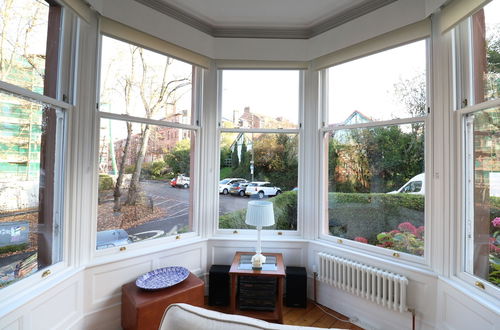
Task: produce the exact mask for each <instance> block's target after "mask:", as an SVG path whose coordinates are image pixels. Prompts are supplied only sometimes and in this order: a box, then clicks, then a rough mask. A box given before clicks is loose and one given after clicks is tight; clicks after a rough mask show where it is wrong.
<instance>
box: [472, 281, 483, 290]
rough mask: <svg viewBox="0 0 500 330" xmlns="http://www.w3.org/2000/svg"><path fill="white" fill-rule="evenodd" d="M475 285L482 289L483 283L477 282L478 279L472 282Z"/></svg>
mask: <svg viewBox="0 0 500 330" xmlns="http://www.w3.org/2000/svg"><path fill="white" fill-rule="evenodd" d="M474 285H475V286H477V287H478V288H480V289H483V290H484V284H483V283H481V282H479V281H476V283H474Z"/></svg>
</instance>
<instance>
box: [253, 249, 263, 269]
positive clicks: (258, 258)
mask: <svg viewBox="0 0 500 330" xmlns="http://www.w3.org/2000/svg"><path fill="white" fill-rule="evenodd" d="M265 262H266V257H265V256H263V255H262V254H260V253H256V254H254V255H253V256H252V269H255V270H261V269H262V265H263V264H264V263H265Z"/></svg>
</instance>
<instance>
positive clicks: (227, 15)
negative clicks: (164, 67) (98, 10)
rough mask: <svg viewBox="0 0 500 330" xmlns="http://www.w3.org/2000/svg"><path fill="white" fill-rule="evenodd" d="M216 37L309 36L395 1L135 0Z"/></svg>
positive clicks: (303, 37)
mask: <svg viewBox="0 0 500 330" xmlns="http://www.w3.org/2000/svg"><path fill="white" fill-rule="evenodd" d="M135 1H137V2H139V3H142V4H144V5H146V6H148V7H150V8H152V9H154V10H157V11H159V12H161V13H163V14H165V15H168V16H170V17H173V18H175V19H177V20H179V21H181V22H183V23H185V24H188V25H190V26H192V27H194V28H196V29H198V30H200V31H202V32H205V33H207V34H209V35H211V36H213V37H218V38H280V39H309V38H312V37H314V36H317V35H318V34H321V33H323V32H325V31H328V30H330V29H332V28H334V27H337V26H339V25H342V24H344V23H347V22H349V21H351V20H353V19H355V18H357V17H360V16H362V15H365V14H367V13H369V12H372V11H374V10H376V9H378V8H381V7H383V6H385V5H388V4H390V3H392V2H394V1H396V0H135Z"/></svg>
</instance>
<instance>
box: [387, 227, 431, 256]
mask: <svg viewBox="0 0 500 330" xmlns="http://www.w3.org/2000/svg"><path fill="white" fill-rule="evenodd" d="M424 231H425V227H424V226H420V227H418V228H417V227H415V226H414V225H413V224H412V223H411V222H402V223H400V224H399V225H398V229H394V230H391V231H390V232H382V233H380V234H378V235H377V241H378V242H379V244H377V246H380V247H384V248H389V249H392V250H396V251H401V252H406V253H411V254H415V255H418V256H421V255H423V254H424Z"/></svg>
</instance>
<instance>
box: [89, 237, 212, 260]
mask: <svg viewBox="0 0 500 330" xmlns="http://www.w3.org/2000/svg"><path fill="white" fill-rule="evenodd" d="M179 236H180V238H179V239H176V236H172V237H166V238H163V239H156V240H152V241H149V242H140V243H134V244H130V245H124V246H123V247H126V249H125V250H121V247H114V248H109V249H105V250H98V251H94V256H93V258H92V261H91V262H90V263H88V264H87V265H86V268H90V267H95V266H99V265H103V264H109V263H113V262H117V261H122V260H127V259H130V258H137V257H141V256H144V255H148V254H153V253H157V252H161V251H164V250H170V249H174V248H180V247H183V246H186V245H191V244H195V243H201V242H205V241H206V239H204V238H201V237H200V236H198V235H197V234H196V233H186V234H181V235H179Z"/></svg>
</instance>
